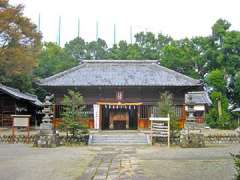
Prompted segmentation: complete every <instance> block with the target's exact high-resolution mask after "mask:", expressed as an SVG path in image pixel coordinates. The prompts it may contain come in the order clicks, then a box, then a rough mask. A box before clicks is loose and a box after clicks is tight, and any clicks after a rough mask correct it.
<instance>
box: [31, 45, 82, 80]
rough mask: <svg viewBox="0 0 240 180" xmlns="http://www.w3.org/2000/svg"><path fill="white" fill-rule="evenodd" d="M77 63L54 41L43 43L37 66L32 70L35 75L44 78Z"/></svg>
mask: <svg viewBox="0 0 240 180" xmlns="http://www.w3.org/2000/svg"><path fill="white" fill-rule="evenodd" d="M77 64H78V60H76V59H75V58H73V57H72V56H71V55H70V54H69V53H67V52H66V51H65V49H64V48H61V47H60V46H58V45H57V44H55V43H51V42H50V43H45V44H44V47H43V49H42V52H41V55H40V57H39V66H38V67H37V68H36V69H35V70H34V74H35V76H37V77H40V78H45V77H48V76H51V75H54V74H56V73H58V72H61V71H64V70H66V69H69V68H71V67H74V66H76V65H77Z"/></svg>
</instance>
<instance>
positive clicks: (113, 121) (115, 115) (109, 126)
mask: <svg viewBox="0 0 240 180" xmlns="http://www.w3.org/2000/svg"><path fill="white" fill-rule="evenodd" d="M101 125H102V130H136V129H138V108H137V106H128V107H127V106H119V107H114V106H112V107H110V106H103V107H102V124H101Z"/></svg>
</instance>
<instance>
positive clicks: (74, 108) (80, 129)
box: [60, 90, 88, 136]
mask: <svg viewBox="0 0 240 180" xmlns="http://www.w3.org/2000/svg"><path fill="white" fill-rule="evenodd" d="M63 107H64V108H63V113H62V116H63V122H62V124H61V125H60V129H61V130H63V131H66V133H67V136H68V134H69V133H70V134H71V135H73V136H76V135H79V134H86V133H88V130H87V127H86V123H85V122H84V113H83V112H84V109H85V106H84V100H83V97H82V95H81V94H80V93H79V92H74V91H71V90H69V91H68V95H65V96H64V99H63Z"/></svg>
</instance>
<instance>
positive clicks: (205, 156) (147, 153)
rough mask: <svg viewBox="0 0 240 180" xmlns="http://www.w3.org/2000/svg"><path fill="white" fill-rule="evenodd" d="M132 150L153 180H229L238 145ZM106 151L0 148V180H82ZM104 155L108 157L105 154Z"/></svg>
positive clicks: (25, 146)
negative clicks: (88, 169) (89, 166)
mask: <svg viewBox="0 0 240 180" xmlns="http://www.w3.org/2000/svg"><path fill="white" fill-rule="evenodd" d="M134 148H135V149H136V151H135V153H136V155H134V156H135V157H136V160H137V162H139V165H140V166H141V167H142V170H143V171H144V175H145V176H146V177H148V179H153V180H161V179H164V180H170V179H171V180H190V179H197V180H208V179H211V180H219V179H221V180H225V179H226V180H228V179H232V178H233V174H234V166H233V160H232V158H231V156H230V154H229V153H230V152H231V153H238V152H239V151H240V145H226V146H224V145H221V146H214V147H209V148H199V149H191V148H189V149H183V148H179V147H171V148H170V149H169V148H167V147H159V146H153V147H152V146H145V147H134ZM105 149H106V147H99V146H96V147H93V146H89V147H86V146H83V147H58V148H52V149H44V148H42V149H41V148H32V147H31V146H29V145H20V144H17V145H16V144H15V145H8V144H0V179H1V180H16V179H17V180H30V179H31V180H32V179H34V180H38V179H39V180H40V179H41V180H43V179H44V180H45V179H46V180H52V179H57V180H62V179H64V180H65V179H66V180H68V179H81V180H85V179H82V178H80V177H81V175H82V174H83V173H84V172H85V170H86V169H87V167H88V165H89V164H90V162H93V159H94V157H96V155H97V154H99V153H102V152H104V151H103V150H105ZM119 149H120V148H119V147H114V148H112V151H113V153H118V151H119ZM108 150H109V149H108ZM109 151H110V150H109ZM109 154H110V153H109ZM104 155H105V156H106V158H107V157H108V153H105V154H104Z"/></svg>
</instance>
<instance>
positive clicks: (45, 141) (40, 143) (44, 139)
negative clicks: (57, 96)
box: [35, 95, 59, 148]
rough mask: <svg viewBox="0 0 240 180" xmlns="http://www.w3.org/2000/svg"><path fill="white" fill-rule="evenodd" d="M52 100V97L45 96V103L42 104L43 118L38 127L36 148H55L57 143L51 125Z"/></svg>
mask: <svg viewBox="0 0 240 180" xmlns="http://www.w3.org/2000/svg"><path fill="white" fill-rule="evenodd" d="M52 98H53V95H52V96H46V98H45V101H44V103H43V107H44V108H43V110H42V112H43V114H44V117H43V119H42V123H41V125H40V133H39V138H38V139H37V141H36V142H35V145H36V146H37V147H49V148H50V147H56V146H57V145H58V144H59V143H58V135H57V134H56V130H55V128H54V127H53V124H52V117H53V111H52V103H51V102H50V100H51V99H52Z"/></svg>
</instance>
